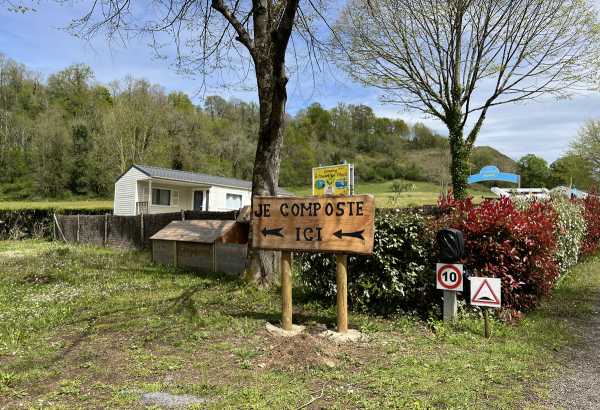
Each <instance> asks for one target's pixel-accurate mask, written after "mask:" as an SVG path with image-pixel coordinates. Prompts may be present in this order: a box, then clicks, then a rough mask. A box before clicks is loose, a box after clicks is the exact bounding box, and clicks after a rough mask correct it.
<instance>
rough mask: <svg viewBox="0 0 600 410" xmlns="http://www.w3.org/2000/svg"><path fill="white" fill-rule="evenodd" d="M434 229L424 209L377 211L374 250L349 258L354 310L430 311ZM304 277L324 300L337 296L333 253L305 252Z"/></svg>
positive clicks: (309, 288)
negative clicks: (410, 211) (413, 211)
mask: <svg viewBox="0 0 600 410" xmlns="http://www.w3.org/2000/svg"><path fill="white" fill-rule="evenodd" d="M433 244H434V234H433V232H432V231H431V230H430V229H429V228H428V224H427V223H426V218H425V217H424V216H422V215H421V214H420V213H406V212H402V213H400V212H387V213H378V214H377V216H376V218H375V246H374V249H373V255H371V256H350V257H349V258H348V299H349V304H350V307H351V308H352V309H353V310H359V311H371V312H375V313H380V314H393V313H406V312H411V313H412V312H416V313H427V312H426V311H427V310H430V309H432V307H433V306H435V303H434V300H435V298H436V292H435V277H434V272H433V268H432V267H433V266H434V258H433V255H432V253H433ZM299 261H300V264H301V271H302V273H301V282H302V284H303V285H304V288H305V289H306V290H307V291H308V293H309V294H310V295H311V296H314V297H315V298H317V299H319V300H322V301H324V302H326V303H334V301H335V297H336V279H335V271H336V268H335V257H334V256H332V255H325V254H303V255H302V256H301V257H300V258H299Z"/></svg>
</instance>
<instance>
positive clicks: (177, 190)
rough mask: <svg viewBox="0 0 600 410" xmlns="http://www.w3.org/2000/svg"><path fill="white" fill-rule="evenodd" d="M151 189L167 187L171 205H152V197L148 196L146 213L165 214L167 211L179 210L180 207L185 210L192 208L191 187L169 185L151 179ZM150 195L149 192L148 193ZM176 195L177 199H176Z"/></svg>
mask: <svg viewBox="0 0 600 410" xmlns="http://www.w3.org/2000/svg"><path fill="white" fill-rule="evenodd" d="M152 189H169V190H170V191H171V205H169V206H167V205H154V204H152V197H151V196H149V197H148V213H150V214H165V213H169V212H179V211H181V210H182V209H183V210H185V211H187V210H189V209H192V195H193V194H192V192H193V191H192V189H193V188H191V187H184V186H181V185H170V184H169V183H168V182H164V181H161V182H156V180H153V181H152ZM149 195H150V194H149ZM177 196H179V200H178V201H177V199H176V198H177Z"/></svg>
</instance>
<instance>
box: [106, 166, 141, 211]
mask: <svg viewBox="0 0 600 410" xmlns="http://www.w3.org/2000/svg"><path fill="white" fill-rule="evenodd" d="M144 178H147V176H146V175H145V174H144V173H143V172H140V171H139V170H138V169H136V168H131V169H129V171H127V172H126V173H125V174H124V175H123V176H122V177H121V178H119V180H118V181H117V182H115V199H114V204H113V213H114V214H115V215H135V203H136V201H137V181H138V180H140V179H144Z"/></svg>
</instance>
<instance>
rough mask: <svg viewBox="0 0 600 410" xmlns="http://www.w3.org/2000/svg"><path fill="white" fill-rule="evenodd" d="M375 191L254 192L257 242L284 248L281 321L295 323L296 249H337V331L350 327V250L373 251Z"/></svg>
mask: <svg viewBox="0 0 600 410" xmlns="http://www.w3.org/2000/svg"><path fill="white" fill-rule="evenodd" d="M374 214H375V205H374V200H373V196H372V195H357V196H333V197H307V198H297V197H254V198H252V215H251V221H252V223H251V225H252V228H251V229H252V247H253V248H256V249H269V250H280V251H283V252H282V257H281V289H282V290H281V292H282V320H281V322H282V326H283V328H284V330H290V329H291V327H292V302H291V300H292V284H291V252H292V251H296V252H323V253H327V252H329V253H336V254H337V255H336V261H337V269H336V282H337V289H338V292H337V325H338V332H340V333H344V332H347V331H348V280H347V276H348V256H347V254H363V255H370V254H371V253H372V252H373V241H374Z"/></svg>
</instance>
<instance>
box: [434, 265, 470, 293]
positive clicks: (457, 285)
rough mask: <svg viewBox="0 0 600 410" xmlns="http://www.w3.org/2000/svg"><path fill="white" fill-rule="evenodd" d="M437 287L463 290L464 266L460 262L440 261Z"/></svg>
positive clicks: (437, 272) (437, 267)
mask: <svg viewBox="0 0 600 410" xmlns="http://www.w3.org/2000/svg"><path fill="white" fill-rule="evenodd" d="M435 277H436V282H437V289H442V290H454V291H457V292H462V290H463V266H462V264H460V263H438V264H437V265H436V275H435Z"/></svg>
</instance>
